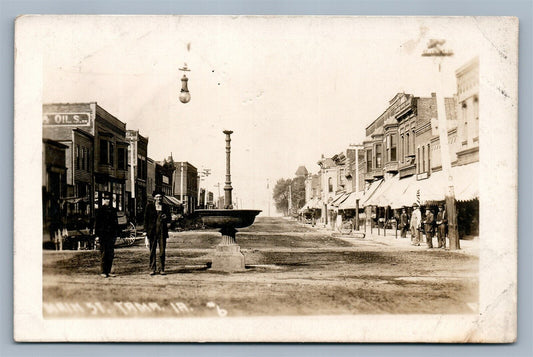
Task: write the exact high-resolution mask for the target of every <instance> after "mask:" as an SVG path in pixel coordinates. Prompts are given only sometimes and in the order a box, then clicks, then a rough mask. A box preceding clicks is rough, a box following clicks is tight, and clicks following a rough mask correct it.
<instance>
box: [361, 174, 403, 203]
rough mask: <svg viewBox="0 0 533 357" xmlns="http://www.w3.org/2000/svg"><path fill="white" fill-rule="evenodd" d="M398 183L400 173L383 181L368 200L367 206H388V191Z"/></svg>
mask: <svg viewBox="0 0 533 357" xmlns="http://www.w3.org/2000/svg"><path fill="white" fill-rule="evenodd" d="M397 183H398V175H396V176H393V177H391V178H390V179H387V180H384V181H383V183H382V184H381V185H380V186H379V187H378V188H377V189H376V191H375V192H374V194H373V195H372V197H370V198H369V199H368V200H366V202H365V205H366V206H380V207H384V206H388V205H389V203H388V201H389V198H388V197H389V195H388V191H390V189H391V188H392V187H393V186H394V185H395V184H397Z"/></svg>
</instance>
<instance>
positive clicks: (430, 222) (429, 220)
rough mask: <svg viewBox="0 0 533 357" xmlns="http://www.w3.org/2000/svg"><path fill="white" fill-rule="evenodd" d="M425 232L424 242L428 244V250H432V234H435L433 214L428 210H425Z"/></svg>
mask: <svg viewBox="0 0 533 357" xmlns="http://www.w3.org/2000/svg"><path fill="white" fill-rule="evenodd" d="M425 230H426V241H427V244H428V248H433V234H434V232H435V215H434V214H433V211H432V210H431V209H430V208H428V209H426V221H425Z"/></svg>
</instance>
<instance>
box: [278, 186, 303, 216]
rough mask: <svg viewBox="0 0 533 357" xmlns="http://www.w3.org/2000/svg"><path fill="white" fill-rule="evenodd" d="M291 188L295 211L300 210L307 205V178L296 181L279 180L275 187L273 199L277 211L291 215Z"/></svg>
mask: <svg viewBox="0 0 533 357" xmlns="http://www.w3.org/2000/svg"><path fill="white" fill-rule="evenodd" d="M289 186H290V187H291V201H292V208H293V210H298V209H300V208H302V207H303V205H304V204H305V177H296V178H294V179H292V180H291V179H279V180H278V181H277V182H276V185H275V186H274V190H273V194H272V198H274V202H275V204H276V210H277V211H278V212H281V213H283V214H284V215H286V216H288V215H289V213H290V212H289Z"/></svg>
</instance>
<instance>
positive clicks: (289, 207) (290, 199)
mask: <svg viewBox="0 0 533 357" xmlns="http://www.w3.org/2000/svg"><path fill="white" fill-rule="evenodd" d="M291 186H292V181H291V183H289V206H288V211H289V212H288V213H289V215H291V212H292V190H291Z"/></svg>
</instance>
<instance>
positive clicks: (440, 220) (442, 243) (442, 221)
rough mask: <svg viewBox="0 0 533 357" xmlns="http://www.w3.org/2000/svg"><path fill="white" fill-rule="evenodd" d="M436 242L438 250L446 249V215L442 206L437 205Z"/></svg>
mask: <svg viewBox="0 0 533 357" xmlns="http://www.w3.org/2000/svg"><path fill="white" fill-rule="evenodd" d="M436 223H437V240H438V243H439V246H438V247H439V248H442V249H446V230H447V229H446V228H447V227H448V213H447V212H446V210H445V209H444V206H443V205H439V212H438V213H437V222H436Z"/></svg>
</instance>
